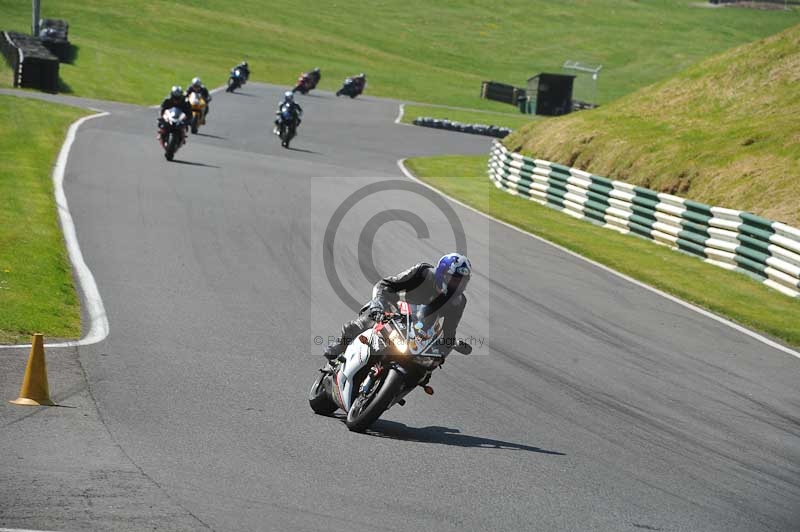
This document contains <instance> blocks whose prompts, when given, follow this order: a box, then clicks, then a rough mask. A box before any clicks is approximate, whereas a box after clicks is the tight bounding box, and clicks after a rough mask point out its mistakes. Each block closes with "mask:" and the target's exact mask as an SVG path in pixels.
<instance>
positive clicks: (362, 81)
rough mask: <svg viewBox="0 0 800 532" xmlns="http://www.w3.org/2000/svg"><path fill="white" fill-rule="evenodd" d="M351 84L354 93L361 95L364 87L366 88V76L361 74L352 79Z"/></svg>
mask: <svg viewBox="0 0 800 532" xmlns="http://www.w3.org/2000/svg"><path fill="white" fill-rule="evenodd" d="M353 84H354V85H355V89H356V92H357V93H358V94H361V93H362V92H364V87H366V86H367V76H366V74H364V73H363V72H362V73H361V74H359V75H358V76H356V77H354V78H353Z"/></svg>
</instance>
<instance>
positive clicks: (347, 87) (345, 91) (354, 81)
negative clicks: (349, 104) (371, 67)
mask: <svg viewBox="0 0 800 532" xmlns="http://www.w3.org/2000/svg"><path fill="white" fill-rule="evenodd" d="M365 86H366V82H363V81H358V78H346V79H345V80H344V83H343V84H342V88H341V89H339V90H338V91H336V96H342V95H344V96H350V98H355V97H356V96H358V95H359V94H361V93H362V92H364V87H365Z"/></svg>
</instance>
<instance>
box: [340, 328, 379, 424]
mask: <svg viewBox="0 0 800 532" xmlns="http://www.w3.org/2000/svg"><path fill="white" fill-rule="evenodd" d="M372 335H373V332H372V329H368V330H366V331H364V332H362V333H361V334H359V335H358V336H364V337H366V339H367V342H366V343H363V342H361V341H358V336H357V337H356V340H355V341H353V342H351V343H350V345H348V346H347V349H346V350H345V352H344V358H345V361H344V362H343V363H342V364H341V365H340V366H339V368H338V371H337V372H336V375H334V377H335V379H334V382H335V384H336V388H337V390H336V391H337V395H338V399H339V403H340V405H339V406H341V407H342V410H344V411H345V412H349V411H350V407H351V406H352V405H353V388H354V387H355V386H358V384H359V383H356V382H355V376H356V373H358V372H359V371H360V370H361V369H362V368H363V367H364V366H366V365H367V361H368V360H369V354H370V346H371V345H372Z"/></svg>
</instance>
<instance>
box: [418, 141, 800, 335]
mask: <svg viewBox="0 0 800 532" xmlns="http://www.w3.org/2000/svg"><path fill="white" fill-rule="evenodd" d="M486 161H487V157H484V156H444V157H423V158H414V159H409V160H408V161H406V164H407V166H408V168H409V170H411V171H412V172H414V174H415V175H416V176H418V177H419V178H420V179H422V180H423V181H425V182H426V183H429V184H430V185H432V186H434V187H436V188H437V189H439V190H441V191H442V192H443V193H445V194H447V195H449V196H452V197H454V198H456V199H459V200H461V201H463V202H464V203H466V204H467V205H470V206H472V207H474V208H476V209H478V210H480V211H482V212H485V213H487V214H490V215H491V216H494V217H495V218H497V219H500V220H503V221H505V222H507V223H509V224H512V225H514V226H516V227H519V228H520V229H523V230H525V231H528V232H530V233H533V234H536V235H539V236H541V237H543V238H545V239H547V240H549V241H551V242H554V243H556V244H559V245H561V246H563V247H565V248H567V249H570V250H572V251H575V252H576V253H579V254H581V255H583V256H585V257H587V258H590V259H592V260H594V261H597V262H599V263H601V264H605V265H606V266H609V267H611V268H613V269H614V270H616V271H618V272H621V273H624V274H626V275H629V276H630V277H633V278H635V279H638V280H640V281H642V282H644V283H646V284H648V285H650V286H653V287H656V288H658V289H660V290H663V291H664V292H667V293H670V294H673V295H675V296H677V297H679V298H681V299H683V300H685V301H689V302H691V303H694V304H696V305H698V306H700V307H703V308H705V309H708V310H709V311H711V312H713V313H715V314H718V315H720V316H724V317H726V318H729V319H731V320H732V321H735V322H737V323H740V324H742V325H744V326H745V327H748V328H750V329H753V330H757V331H760V332H762V333H764V334H766V335H768V336H771V337H773V338H776V339H778V340H780V341H783V342H785V343H787V344H789V345H792V346H794V347H800V327H798V326H797V324H798V323H800V300H798V299H791V298H789V297H786V296H784V295H782V294H780V293H778V292H776V291H774V290H772V289H770V288H768V287H766V286H764V285H762V284H761V283H759V282H757V281H754V280H753V279H751V278H750V277H747V276H746V275H744V274H740V273H737V272H731V271H727V270H724V269H721V268H718V267H716V266H712V265H710V264H706V263H704V262H703V261H701V260H699V259H697V258H695V257H691V256H689V255H686V254H684V253H680V252H677V251H673V250H670V249H668V248H666V247H664V246H659V245H656V244H654V243H652V242H651V241H648V240H645V239H642V238H638V237H635V236H631V235H623V234H620V233H617V232H615V231H610V230H608V229H605V228H602V227H599V226H596V225H593V224H591V223H589V222H585V221H582V220H578V219H575V218H572V217H571V216H568V215H566V214H563V213H560V212H558V211H556V210H554V209H550V208H548V207H544V206H542V205H539V204H537V203H534V202H532V201H529V200H526V199H522V198H518V197H515V196H512V195H510V194H508V193H506V192H503V191H501V190H498V189H497V188H495V186H494V185H493V184H492V182H491V181H490V180H489V178H488V177H487V175H486ZM452 176H456V177H452Z"/></svg>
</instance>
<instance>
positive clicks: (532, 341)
mask: <svg viewBox="0 0 800 532" xmlns="http://www.w3.org/2000/svg"><path fill="white" fill-rule="evenodd" d="M283 90H285V89H283V88H280V87H276V86H269V85H262V84H257V83H251V84H248V85H246V86H245V87H244V88H243V89H242V90H241V91H240V92H237V93H234V94H226V93H217V94H215V97H214V100H213V103H212V113H211V115H210V116H209V123H208V124H207V126H205V127H204V128H202V129H201V130H200V135H194V136H191V137H190V138H189V139H188V142H187V144H186V146H184V147H183V148H182V149H181V150H180V151H179V152H178V153H177V155H176V161H175V162H172V163H168V162H167V161H165V160H164V157H163V155H162V152H161V150H160V148H159V147H158V145H157V143H156V140H155V114H156V111H155V110H154V109H150V108H144V107H137V106H130V105H124V104H114V103H108V102H92V101H87V100H79V99H71V98H68V97H61V96H48V97H47V98H51V99H54V100H55V101H62V102H70V103H73V104H76V105H80V106H83V107H94V108H97V109H102V110H107V111H110V112H111V114H110V115H109V116H106V117H102V118H97V119H94V120H90V121H88V122H86V123H85V124H84V125H83V126H82V127H81V128H80V130H79V132H78V136H77V139H76V141H75V143H74V145H73V148H72V152H71V155H70V159H69V162H68V165H67V169H66V175H65V189H66V194H67V198H68V200H69V204H70V210H71V212H72V216H73V219H74V221H75V225H76V229H77V234H78V239H79V242H80V246H81V249H82V252H83V255H84V259H85V260H86V262H87V264H88V265H89V267H90V268H91V270H92V272H93V274H94V277H95V279H96V281H97V285H98V287H99V290H100V293H101V295H102V297H103V301H104V304H105V309H106V312H107V315H108V320H109V324H110V334H109V336H108V337H107V338H106V339H105V340H103V341H102V342H100V343H97V344H93V345H87V346H80V347H71V348H53V349H48V351H47V364H48V376H49V380H50V389H51V394H52V396H53V399H55V400H56V401H57V402H58V403H60V404H61V405H62V407H59V408H52V407H51V408H48V407H26V408H23V407H18V406H13V405H10V404H8V403H7V402H5V400H4V401H3V403H2V404H0V449H2V450H3V451H2V452H1V453H0V528H16V529H38V530H63V531H72V530H75V531H77V530H124V531H127V530H131V531H133V530H145V529H148V530H217V531H233V530H243V531H244V530H276V531H278V530H279V531H291V530H297V531H308V530H347V531H360V530H365V531H366V530H393V531H394V530H397V531H407V530H425V531H430V530H436V531H443V530H487V531H488V530H491V531H497V530H504V531H506V530H519V531H523V530H525V531H530V530H537V531H538V530H541V531H573V530H581V531H588V530H598V531H626V530H631V531H641V530H663V531H677V530H703V531H742V532H744V531H748V532H750V531H757V530H781V531H791V530H795V531H796V530H798V529H800V414H799V413H798V412H800V394H798V382H800V360H799V359H798V358H795V357H793V356H791V355H789V354H787V353H785V352H782V351H779V350H777V349H774V348H772V347H770V346H768V345H765V344H764V343H762V342H759V341H758V340H757V339H754V338H752V337H750V336H747V335H745V334H742V333H741V332H739V331H736V330H734V329H732V328H730V327H727V326H726V325H724V324H722V323H720V322H717V321H714V320H712V319H710V318H708V317H705V316H703V315H700V314H698V313H696V312H693V311H691V310H690V309H688V308H686V307H684V306H681V305H679V304H677V303H675V302H672V301H669V300H667V299H665V298H663V297H660V296H658V295H656V294H653V293H652V292H650V291H648V290H645V289H643V288H642V287H640V286H637V285H635V284H632V283H629V282H627V281H625V280H623V279H620V278H619V277H617V276H614V275H612V274H610V273H608V272H607V271H604V270H602V269H600V268H597V267H595V266H593V265H591V264H589V263H587V262H585V261H582V260H580V259H578V258H576V257H574V256H572V255H570V254H567V253H564V252H563V251H561V250H558V249H556V248H554V247H552V246H549V245H547V244H544V243H542V242H539V241H537V240H535V239H532V238H530V237H527V236H525V235H523V234H520V233H519V232H516V231H513V230H511V229H509V228H507V227H504V226H502V225H500V224H496V223H494V222H492V221H491V220H488V219H486V218H484V217H481V216H479V215H477V214H476V213H474V212H472V211H470V210H467V209H464V208H462V207H460V206H458V205H453V209H454V212H455V213H456V215H457V218H458V221H459V222H460V224H461V225H462V227H463V235H464V236H465V237H466V241H467V247H468V253H469V255H470V257H471V259H472V262H473V265H474V267H475V271H476V275H475V278H474V279H473V281H472V282H471V284H470V286H469V288H468V297H469V301H470V303H469V306H468V308H467V312H466V314H465V317H464V321H463V323H462V326H461V327H460V329H459V336H462V337H465V338H467V339H474V341H475V342H476V348H475V350H474V352H473V354H472V355H470V356H469V357H462V356H459V355H455V354H454V355H453V356H452V357H451V358H450V359H449V360H448V362H447V364H445V366H444V367H443V368H442V370H440V371H437V373H436V374H435V375H434V377H433V379H432V382H431V384H432V386H433V387H434V389H435V391H436V393H435V395H434V396H432V397H429V396H427V395H425V394H424V393H413V394H412V395H410V396H409V397H408V398H407V399H408V403H407V404H406V406H403V407H399V406H398V407H394V408H392V409H391V410H390V411H388V412H387V413H386V414H385V415H384V416H383V417H382V419H381V420H379V421H378V422H377V423H376V424H375V425H374V427H373V430H371V431H370V432H369V433H367V434H353V433H350V432H348V431H347V429H346V427H345V426H344V423H343V422H342V419H341V417H340V416H339V417H321V416H317V415H314V414H313V413H312V412H311V410H310V408H309V406H308V403H307V400H306V396H307V391H308V388H309V386H310V385H311V382H312V380H313V379H314V377H315V375H316V371H317V369H318V368H319V367H320V366H321V362H322V358H321V357H320V356H319V354H320V352H321V347H320V346H318V345H316V341H315V338H316V337H317V336H319V337H323V338H326V337H327V336H328V335H332V334H335V333H336V332H337V330H338V328H339V326H340V325H341V323H342V322H343V321H345V320H347V319H349V318H350V317H351V316H352V311H351V310H350V309H349V308H348V307H347V306H346V305H345V303H344V302H343V301H342V300H341V298H340V297H339V296H338V295H337V293H336V292H335V291H334V290H333V288H331V284H330V282H329V279H328V276H327V274H326V272H325V269H324V266H323V258H322V257H323V249H325V248H326V246H329V247H328V249H330V250H332V252H333V254H334V257H335V264H336V273H337V275H338V277H339V278H340V279H341V282H342V285H343V287H344V288H345V289H346V290H347V292H348V293H349V294H352V297H353V298H355V299H356V300H358V301H362V300H366V299H367V298H368V297H369V294H370V289H371V285H370V280H368V279H367V278H366V277H365V275H364V274H363V273H362V271H361V265H362V264H363V262H364V260H363V259H364V258H365V257H370V256H371V257H372V259H373V260H374V262H375V267H376V270H377V271H378V272H379V273H381V274H389V273H396V272H399V271H401V270H403V269H405V268H407V267H409V266H411V265H413V264H414V263H415V262H417V261H419V260H427V261H434V260H436V259H437V258H438V256H440V255H441V254H442V253H444V252H447V251H450V250H452V249H454V247H455V246H456V238H455V236H454V234H453V229H452V227H451V223H450V221H449V220H448V219H447V218H446V217H445V215H444V214H443V213H442V212H441V211H440V209H439V208H438V207H437V206H436V204H434V203H433V202H432V201H431V200H430V198H429V196H427V195H425V194H423V193H421V192H413V191H412V192H409V191H396V190H395V191H391V190H387V191H383V192H379V193H376V194H373V195H372V196H370V197H368V198H365V199H363V200H362V201H360V202H358V203H357V204H356V205H355V206H354V207H353V208H352V209H351V210H350V211H349V212H348V213H347V214H346V215H345V216H344V217H343V219H342V222H341V225H340V226H339V229H338V232H337V233H336V238H335V240H334V241H333V242H330V241H328V242H326V241H325V238H324V235H325V231H326V228H327V227H328V224H329V221H330V220H331V217H332V216H333V215H334V213H335V211H336V210H337V208H338V207H339V206H340V205H342V203H343V202H345V200H346V199H347V198H348V197H349V196H350V195H351V194H353V193H354V192H356V191H358V190H360V189H361V188H362V187H364V186H368V185H372V184H375V183H382V182H384V181H386V180H402V181H405V182H407V183H411V181H408V180H407V179H406V178H404V177H403V174H402V172H401V171H400V169H399V168H398V166H397V160H399V159H402V158H405V157H412V156H419V155H433V154H442V153H465V154H486V155H487V159H488V152H489V144H490V140H489V139H488V138H485V137H477V136H471V135H466V134H460V133H451V132H444V131H436V130H430V129H426V128H414V127H405V126H399V125H397V124H394V123H393V122H394V119H395V117H396V116H397V111H398V103H399V102H394V101H390V100H382V99H378V98H373V97H370V96H369V95H366V96H365V97H363V98H357V99H354V100H350V99H345V98H336V97H335V96H334V95H332V94H330V93H325V92H312V93H311V94H309V95H307V96H300V95H298V96H297V99H298V101H299V102H300V103H301V105H302V106H303V108H304V110H305V118H304V121H303V124H302V125H301V127H300V130H299V136H298V137H297V138H296V139H295V141H293V143H292V149H290V150H285V149H283V148H281V147H280V142H279V140H278V139H277V137H275V136H273V135H272V134H271V133H270V129H271V120H272V115H273V111H274V109H275V107H276V105H277V101H278V99H279V97H280V94H281V93H282V91H283ZM397 186H398V185H397V184H390V185H383V187H384V188H391V187H395V188H396V187H397ZM386 211H390V213H392V214H393V215H397V214H398V212H399V211H407V212H410V213H412V214H413V215H415V216H417V217H418V218H419V219H421V220H422V221H424V222H425V224H426V227H427V231H428V234H427V235H423V236H425V238H419V237H418V234H417V232H416V230H415V229H414V228H412V227H411V226H410V225H409V224H407V223H405V222H398V221H394V222H389V223H386V224H385V225H383V226H381V227H380V228H378V229H377V233H376V237H375V240H374V245H373V246H372V248H371V249H370V250H368V253H367V254H366V255H365V254H364V253H363V250H361V251H362V253H360V252H359V249H358V245H357V244H358V242H359V239H360V238H361V239H362V241H363V238H362V236H363V233H362V231H363V230H364V228H365V226H367V225H369V223H368V220H371V219H372V217H373V216H375V215H376V213H378V214H379V215H380V214H381V213H384V214H385V213H386ZM360 259H361V262H360ZM480 342H483V343H482V345H481V344H480ZM26 359H27V351H26V350H24V349H12V350H0V368H2V372H0V390H2V392H3V394H4V399H14V398H16V396H17V394H18V391H19V384H20V379H21V376H22V374H23V372H24V368H25V361H26Z"/></svg>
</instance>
